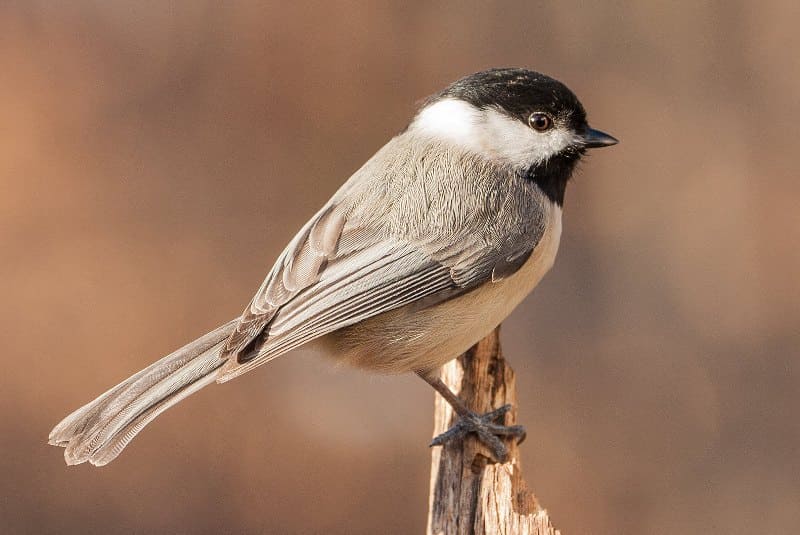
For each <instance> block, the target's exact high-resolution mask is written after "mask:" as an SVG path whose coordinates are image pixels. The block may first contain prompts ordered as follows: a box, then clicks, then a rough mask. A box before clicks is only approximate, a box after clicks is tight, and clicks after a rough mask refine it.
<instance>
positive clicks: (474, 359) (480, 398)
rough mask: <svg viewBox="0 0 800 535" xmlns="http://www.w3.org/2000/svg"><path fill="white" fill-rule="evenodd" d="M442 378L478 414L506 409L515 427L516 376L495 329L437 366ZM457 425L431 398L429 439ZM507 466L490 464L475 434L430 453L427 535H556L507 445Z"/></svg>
mask: <svg viewBox="0 0 800 535" xmlns="http://www.w3.org/2000/svg"><path fill="white" fill-rule="evenodd" d="M440 374H441V375H440V377H441V378H442V380H443V381H444V382H445V384H447V386H449V387H450V389H451V390H452V391H453V392H455V393H456V394H458V396H459V397H460V398H461V399H462V400H464V402H465V403H466V404H467V406H468V407H469V408H470V409H472V410H473V411H475V412H476V413H478V414H483V413H486V412H489V411H491V410H493V409H497V408H499V407H502V406H503V405H505V404H507V403H508V404H511V405H512V406H513V407H514V408H513V409H512V410H511V411H509V412H508V413H506V415H505V422H503V423H504V424H505V425H514V424H515V423H516V412H517V411H516V402H517V396H516V389H515V384H514V371H513V370H512V369H511V367H510V366H509V365H508V364H507V363H506V361H505V359H504V358H503V356H502V353H501V351H500V327H497V328H496V329H495V330H494V331H493V332H492V333H491V334H489V335H488V336H487V337H486V338H484V339H483V340H481V341H480V342H478V343H477V344H476V345H474V346H473V347H472V348H471V349H470V350H469V351H467V352H466V353H464V354H463V355H461V356H460V357H458V358H457V359H455V360H453V361H451V362H449V363H448V364H446V365H445V366H443V367H442V370H441V372H440ZM454 421H455V413H454V411H453V409H452V408H451V407H450V405H449V404H448V403H447V402H446V401H445V400H444V399H443V398H442V397H441V396H440V395H439V394H436V400H435V417H434V436H436V435H438V434H440V433H443V432H444V431H446V430H447V429H449V428H450V426H451V425H452V424H453V423H454ZM506 445H507V446H508V448H509V456H508V461H507V462H506V463H503V464H500V463H497V462H495V461H494V460H493V459H492V455H491V453H490V452H489V450H487V449H486V447H485V446H483V444H481V443H480V442H479V441H478V440H477V439H476V438H475V437H474V436H472V435H469V436H468V437H467V439H466V440H464V441H463V442H458V441H454V442H453V443H448V444H445V445H444V446H442V447H435V448H433V449H432V454H431V457H432V462H431V486H430V501H429V505H430V508H429V512H428V530H427V533H428V535H484V534H486V535H494V534H504V535H512V534H514V535H515V534H524V535H559V533H560V532H559V531H558V530H556V529H555V528H553V526H552V524H551V523H550V518H549V517H548V516H547V511H545V510H544V509H542V508H541V507H540V506H539V503H538V502H537V500H536V498H535V497H534V495H533V493H532V492H531V491H530V490H529V489H528V487H527V485H526V484H525V481H524V480H523V479H522V473H521V471H520V459H519V448H518V447H517V445H516V442H515V440H514V439H509V440H507V441H506Z"/></svg>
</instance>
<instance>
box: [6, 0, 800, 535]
mask: <svg viewBox="0 0 800 535" xmlns="http://www.w3.org/2000/svg"><path fill="white" fill-rule="evenodd" d="M50 4H55V3H51V2H42V1H14V0H11V1H9V0H6V1H5V2H3V3H0V72H1V73H2V83H0V247H2V258H3V260H2V262H0V291H1V292H2V296H3V305H4V306H3V307H2V312H0V319H1V320H2V323H1V324H2V326H3V327H2V334H1V336H2V343H3V346H4V348H3V349H4V353H3V354H4V362H5V372H4V377H3V380H2V393H1V394H0V447H1V448H2V449H1V450H0V451H2V455H0V474H2V478H0V500H1V501H0V525H2V526H3V528H2V531H3V532H4V533H104V534H109V533H223V532H231V533H233V532H236V533H315V532H317V533H319V532H324V533H342V534H344V533H420V532H422V530H423V528H424V523H425V513H426V509H427V491H428V468H429V465H428V463H429V457H428V455H429V453H428V449H427V447H426V444H427V442H428V440H429V438H430V433H431V428H432V400H433V394H432V391H431V390H430V389H429V388H428V387H427V385H424V384H423V383H422V382H421V381H419V380H418V379H416V378H414V377H374V376H369V375H366V374H363V373H361V372H358V371H354V370H350V369H343V368H336V367H334V366H332V365H331V363H330V362H328V361H324V360H319V359H317V358H315V357H313V356H310V355H305V354H304V353H303V352H297V353H295V354H292V355H291V356H287V357H284V358H281V359H279V360H278V361H276V362H275V363H273V364H272V365H270V366H268V367H265V368H262V369H260V370H258V371H257V372H256V373H253V374H250V375H247V376H246V377H244V378H242V379H239V380H237V381H236V382H234V383H232V384H228V385H224V386H218V387H214V388H210V389H208V390H206V391H204V392H203V393H201V394H200V395H197V396H195V397H193V398H191V399H190V400H187V401H185V402H183V403H182V404H181V405H179V406H178V407H177V408H175V409H174V410H171V411H169V412H168V413H167V414H165V415H164V416H162V417H161V418H160V419H159V420H158V421H157V422H156V423H154V424H153V425H152V426H150V427H149V428H148V429H147V430H146V432H144V433H143V434H142V435H141V436H140V437H139V438H138V439H137V440H136V441H135V442H134V443H133V445H132V446H131V447H130V448H129V449H128V450H127V451H126V452H125V453H124V454H123V455H122V456H121V457H120V458H119V459H118V460H117V461H116V462H114V463H113V464H111V465H109V466H108V467H106V468H103V469H95V468H92V467H89V466H86V465H83V466H79V467H72V468H67V467H66V466H64V464H63V460H62V457H61V450H58V449H55V448H52V447H49V446H46V445H45V441H46V438H47V434H48V432H49V430H50V428H51V427H52V426H53V425H54V424H55V423H56V422H57V421H58V420H59V419H60V418H61V417H62V416H64V415H65V414H66V413H67V412H68V411H71V410H72V409H74V408H76V407H77V406H79V405H81V404H83V403H84V402H86V401H89V400H90V399H92V398H93V397H94V396H96V395H97V394H99V393H101V392H102V391H104V390H106V389H107V388H109V387H110V386H111V385H113V384H115V383H117V382H118V381H120V380H121V379H123V378H125V377H127V376H128V375H130V374H131V373H133V372H135V371H137V370H139V369H140V368H142V367H143V366H145V365H146V364H149V363H150V362H151V361H153V360H155V359H156V358H157V357H159V356H161V355H162V354H165V353H167V352H169V351H170V350H172V349H174V348H176V347H178V346H179V345H182V344H183V343H185V342H187V341H189V340H191V339H192V338H194V337H195V336H197V335H200V334H202V333H205V332H206V331H208V330H210V329H211V328H212V327H214V326H216V325H217V324H219V323H221V322H223V321H224V320H227V319H229V318H231V317H234V316H235V315H237V314H238V313H239V312H240V311H241V309H242V308H243V306H244V304H245V303H246V302H247V301H248V300H249V298H250V297H251V295H252V293H253V292H254V290H255V288H256V287H257V286H258V285H259V283H260V282H261V280H262V277H263V276H264V275H265V273H266V271H267V269H268V268H269V266H270V265H271V262H272V261H273V259H274V258H275V256H276V255H277V254H278V253H279V251H280V249H281V248H282V247H283V246H284V244H285V243H286V242H287V241H288V240H289V239H290V238H291V236H292V235H293V233H294V231H296V229H298V228H299V226H300V225H301V224H302V223H304V222H305V221H306V219H307V218H308V217H309V216H310V215H311V214H312V213H313V212H314V211H315V210H316V209H317V207H318V206H320V205H321V204H322V203H323V202H324V201H325V200H326V199H327V198H328V196H329V195H330V194H331V193H332V192H333V191H334V190H335V189H336V188H337V187H338V185H339V184H340V183H341V182H342V181H344V180H345V179H346V178H347V176H349V174H350V173H351V172H352V171H354V170H355V169H356V168H358V167H359V166H360V165H361V164H362V163H363V162H364V161H365V160H366V159H367V158H368V157H369V156H370V155H371V154H372V153H373V152H374V151H375V150H376V149H377V148H378V147H380V145H382V144H383V143H384V142H385V141H386V140H388V139H389V137H390V136H392V135H393V134H395V133H396V132H398V131H399V130H400V129H402V128H403V127H404V126H405V124H406V122H407V121H408V119H409V118H410V116H411V114H412V113H413V110H414V106H415V102H418V101H419V99H421V98H423V97H425V96H426V95H428V94H430V93H432V92H434V91H436V90H438V89H439V88H441V87H442V86H444V85H445V84H447V83H449V82H450V81H452V80H454V79H456V78H458V77H460V76H462V75H464V74H466V73H469V72H473V71H476V70H481V69H484V68H488V67H491V66H527V67H530V68H535V69H537V70H541V71H543V72H546V73H549V74H551V75H553V76H556V77H557V78H560V79H562V80H563V81H565V82H566V83H567V84H568V85H569V86H570V87H571V88H572V89H573V90H575V92H576V93H577V94H578V95H579V96H580V97H581V99H582V100H583V102H584V104H585V106H586V107H587V109H588V110H589V115H590V119H591V120H592V123H593V124H594V125H595V126H597V127H598V128H601V129H604V130H607V131H609V132H611V133H613V134H614V135H615V136H617V137H619V138H620V139H621V140H622V143H621V144H620V145H619V146H617V147H614V148H613V149H610V150H605V151H602V152H598V153H596V154H593V155H592V157H591V158H590V159H589V160H588V161H587V162H586V163H585V164H584V165H583V166H582V171H581V173H580V176H579V177H578V178H577V179H576V180H575V181H574V183H573V184H572V186H571V187H570V189H569V191H568V194H567V203H566V210H565V231H564V237H563V240H562V245H561V252H560V256H559V259H558V261H557V263H556V267H555V269H554V270H553V272H552V273H551V274H550V275H549V276H548V277H546V278H545V280H544V282H543V283H542V284H541V286H540V287H539V289H538V290H537V292H536V294H535V296H534V297H533V298H530V299H528V300H526V301H525V303H524V304H523V305H522V306H521V307H520V308H519V309H518V310H517V312H516V313H515V314H514V315H513V316H512V317H511V318H510V319H509V320H508V321H507V322H506V323H505V326H504V331H503V336H504V340H505V344H506V346H505V347H506V352H507V355H508V356H509V358H510V360H511V362H512V364H513V365H514V366H515V368H516V370H517V372H518V374H519V385H518V386H519V390H520V397H521V415H522V419H523V421H524V423H526V424H527V425H528V426H529V429H533V428H534V427H535V429H536V432H535V433H530V434H529V436H528V440H527V441H526V442H525V444H524V446H523V460H524V463H525V472H526V476H527V479H528V480H529V482H530V483H532V485H533V486H534V488H535V490H536V492H537V494H538V496H539V498H540V499H541V501H542V502H543V503H544V505H545V506H546V507H547V508H548V510H549V512H550V514H551V516H552V517H553V519H554V520H555V522H556V523H557V525H558V526H559V527H560V528H561V529H562V530H563V532H564V533H565V534H582V533H598V534H601V533H678V532H680V533H700V532H704V533H708V532H711V533H745V532H747V533H751V532H754V531H755V532H758V533H771V534H772V533H793V532H795V530H796V527H797V525H798V524H800V455H798V449H799V446H800V419H798V415H797V414H798V409H800V394H799V393H798V384H799V383H800V376H799V375H800V374H799V373H798V352H799V350H798V349H799V348H800V282H798V272H800V210H799V209H798V198H800V181H799V180H798V165H797V161H798V160H797V148H796V147H797V143H798V136H799V135H800V132H799V131H798V119H800V113H798V112H800V97H798V95H800V84H798V77H799V76H800V74H799V73H800V60H798V50H800V37H799V35H800V34H798V32H797V27H798V23H800V8H798V4H797V3H796V2H790V1H787V2H782V3H773V4H758V5H756V3H755V2H725V3H723V2H720V3H716V4H713V3H705V4H702V6H701V7H698V5H696V3H694V2H691V3H685V4H683V5H681V4H680V3H676V2H664V3H647V4H646V5H645V4H644V3H633V2H630V3H629V2H613V3H607V4H604V5H600V4H599V3H597V4H595V3H593V4H591V5H585V4H584V3H582V2H571V1H562V2H558V3H539V2H530V1H520V2H453V3H449V4H430V3H419V4H414V3H411V2H402V3H401V2H397V3H384V2H362V3H356V2H347V3H341V4H337V5H334V4H332V3H319V4H313V3H305V2H295V3H293V4H294V5H292V6H291V7H289V3H286V2H274V3H266V4H263V5H262V4H259V3H255V2H236V3H231V2H228V3H225V4H218V3H216V2H198V1H193V2H175V3H170V4H167V3H162V2H152V1H151V2H133V1H112V2H97V1H90V0H80V1H75V2H63V3H61V4H65V5H63V6H62V7H53V6H51V5H50ZM267 206H269V207H270V208H269V209H267V208H266V207H267Z"/></svg>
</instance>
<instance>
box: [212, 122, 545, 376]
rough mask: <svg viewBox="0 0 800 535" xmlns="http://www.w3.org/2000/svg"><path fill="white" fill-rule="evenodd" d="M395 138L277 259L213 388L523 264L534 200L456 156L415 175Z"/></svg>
mask: <svg viewBox="0 0 800 535" xmlns="http://www.w3.org/2000/svg"><path fill="white" fill-rule="evenodd" d="M398 139H399V140H400V141H402V138H395V141H394V143H395V146H394V147H393V148H394V149H395V150H394V151H391V150H388V151H387V149H389V148H392V146H391V145H392V143H390V145H388V146H387V147H385V148H384V149H383V150H382V151H380V152H379V153H378V154H377V155H376V156H375V157H374V158H373V160H371V161H370V162H368V164H367V165H366V166H365V167H364V168H362V169H361V170H360V171H359V172H358V173H356V175H354V177H353V178H351V180H350V181H348V183H347V184H345V186H344V187H343V188H342V190H340V191H339V192H338V193H337V194H336V195H335V196H334V197H333V199H332V200H331V201H330V202H329V203H328V204H327V205H326V206H325V207H324V208H323V209H322V210H320V212H318V213H317V214H316V215H315V216H314V217H313V218H312V219H311V221H309V222H308V223H307V224H306V225H305V226H304V227H303V229H302V230H301V231H300V232H299V233H298V235H297V236H296V237H295V238H294V239H293V240H292V241H291V243H290V244H289V246H288V247H287V248H286V250H285V251H284V252H283V253H282V254H281V256H280V258H279V259H278V261H277V262H276V264H275V266H274V267H273V268H272V270H271V271H270V273H269V275H268V276H267V278H266V280H265V281H264V283H263V284H262V285H261V287H260V288H259V290H258V292H257V293H256V295H255V297H254V298H253V299H252V301H251V302H250V304H249V305H248V307H247V308H246V309H245V311H244V313H243V314H242V317H241V319H240V321H239V324H238V325H237V327H236V329H235V331H234V333H233V334H232V335H231V336H230V338H229V339H228V340H227V342H226V344H225V345H224V347H223V349H222V350H221V356H222V357H226V356H233V355H236V357H237V358H230V359H229V360H228V361H227V362H226V363H225V366H224V367H223V369H222V370H221V374H220V377H219V379H218V380H219V381H221V382H224V381H227V380H229V379H232V378H233V377H236V376H238V375H241V374H242V373H245V372H247V371H249V370H250V369H252V368H254V367H256V366H258V365H260V364H263V363H264V362H266V361H268V360H271V359H272V358H275V357H277V356H279V355H281V354H283V353H285V352H287V351H289V350H291V349H293V348H295V347H297V346H300V345H302V344H304V343H306V342H308V341H310V340H313V339H315V338H318V337H320V336H323V335H325V334H328V333H330V332H333V331H335V330H337V329H340V328H343V327H346V326H348V325H352V324H354V323H357V322H359V321H362V320H364V319H366V318H369V317H372V316H375V315H377V314H380V313H383V312H387V311H389V310H392V309H395V308H399V307H401V306H404V305H407V304H410V303H413V302H417V301H419V302H421V303H424V304H425V306H431V305H433V304H436V303H438V302H441V301H442V300H446V299H450V298H452V297H454V296H455V295H459V294H461V293H463V292H466V291H469V290H470V289H472V288H475V287H477V286H479V285H481V284H483V283H487V282H491V281H496V280H499V279H501V278H504V277H507V276H508V275H510V274H512V273H514V272H515V271H516V270H517V269H518V268H519V267H520V266H521V265H522V264H523V263H524V262H525V260H526V259H527V258H528V257H529V256H530V254H531V252H532V250H533V248H534V247H535V245H536V243H537V242H538V241H539V239H540V238H541V235H542V233H543V231H544V228H543V221H544V214H543V210H544V209H545V207H544V206H543V204H542V202H541V195H539V194H537V191H535V190H532V189H531V187H530V185H528V184H526V183H525V182H524V181H522V179H519V178H518V177H516V176H514V175H513V174H509V173H508V172H507V171H506V170H503V169H498V168H493V167H492V168H490V167H486V166H485V165H484V166H483V167H481V166H479V167H477V169H478V170H479V171H480V173H479V177H478V179H477V180H476V178H475V177H474V176H473V174H474V170H475V168H474V167H470V166H469V165H467V164H468V163H469V162H465V161H464V158H463V156H459V155H455V154H452V153H449V152H447V151H445V150H439V151H438V152H437V150H436V147H430V146H429V147H427V152H426V157H427V158H428V160H427V162H426V160H425V158H422V159H421V161H422V162H426V163H425V164H424V165H422V166H419V165H418V164H417V162H419V161H420V159H418V156H419V155H416V154H414V151H413V149H411V148H410V147H404V146H403V144H402V143H400V142H398ZM397 145H400V146H399V147H398V146H397ZM413 146H414V144H411V147H413ZM387 152H388V153H389V155H388V156H387V154H386V153H387ZM431 155H433V156H431ZM431 158H433V159H431ZM437 158H438V159H437ZM435 172H444V173H446V176H440V177H434V176H431V174H432V173H435ZM476 187H477V188H478V191H477V192H476V191H475V188H476ZM465 188H466V189H465ZM470 199H471V200H470ZM470 203H471V204H470ZM519 211H524V212H526V213H525V214H524V215H525V221H524V222H523V223H521V224H520V221H519V215H520V214H518V213H517V212H519Z"/></svg>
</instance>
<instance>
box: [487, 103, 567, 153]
mask: <svg viewBox="0 0 800 535" xmlns="http://www.w3.org/2000/svg"><path fill="white" fill-rule="evenodd" d="M484 116H485V123H484V128H483V134H484V136H483V139H484V146H485V147H486V150H487V151H489V152H490V153H494V154H495V156H496V157H499V158H501V159H503V160H506V161H507V162H509V163H511V164H512V165H518V166H521V167H530V166H531V165H533V164H536V163H540V162H544V161H547V160H549V159H550V158H552V157H553V156H555V155H556V154H558V153H559V152H561V151H563V150H564V149H566V148H567V147H569V146H570V145H571V144H573V143H574V142H575V135H574V134H573V133H572V132H571V131H569V130H567V129H565V128H559V127H558V126H556V127H555V128H551V129H550V130H548V131H547V132H537V131H536V130H534V129H532V128H530V127H529V126H527V125H525V124H522V122H520V121H518V120H516V119H512V118H511V117H509V116H507V115H505V114H504V113H502V112H500V111H497V110H493V109H489V110H486V112H485V114H484Z"/></svg>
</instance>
